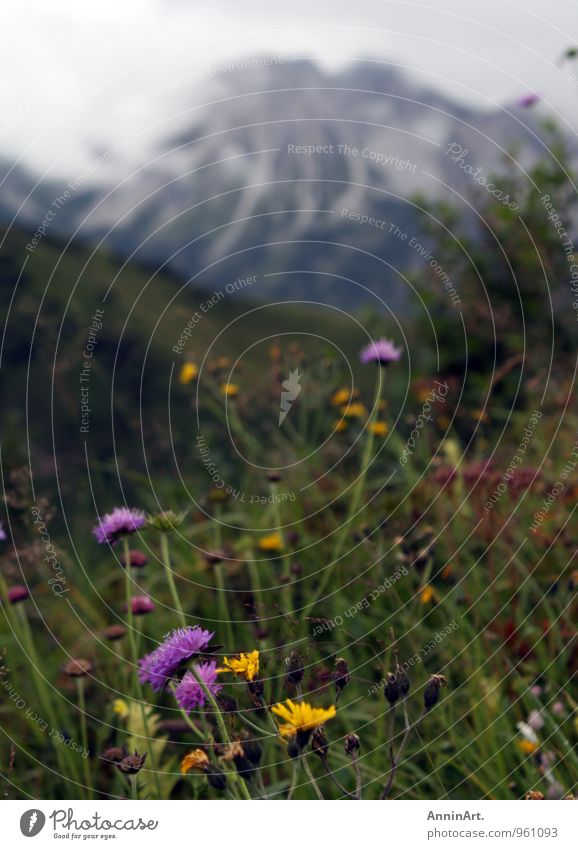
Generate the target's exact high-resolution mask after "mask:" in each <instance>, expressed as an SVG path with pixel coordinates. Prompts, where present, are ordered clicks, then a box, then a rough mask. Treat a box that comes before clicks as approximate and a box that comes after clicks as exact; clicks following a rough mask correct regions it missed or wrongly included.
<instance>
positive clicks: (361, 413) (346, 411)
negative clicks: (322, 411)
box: [341, 401, 367, 419]
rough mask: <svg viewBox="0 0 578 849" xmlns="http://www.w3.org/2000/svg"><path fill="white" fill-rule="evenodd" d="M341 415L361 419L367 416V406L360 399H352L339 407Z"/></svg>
mask: <svg viewBox="0 0 578 849" xmlns="http://www.w3.org/2000/svg"><path fill="white" fill-rule="evenodd" d="M341 415H342V416H345V418H346V419H363V418H365V416H367V408H366V407H365V406H364V405H363V404H362V403H361V402H360V401H354V402H353V404H347V405H346V406H344V407H342V408H341Z"/></svg>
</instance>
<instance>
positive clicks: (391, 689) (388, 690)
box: [383, 672, 399, 705]
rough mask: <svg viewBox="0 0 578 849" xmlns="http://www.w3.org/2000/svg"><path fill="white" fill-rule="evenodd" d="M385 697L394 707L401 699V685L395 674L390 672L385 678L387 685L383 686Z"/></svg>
mask: <svg viewBox="0 0 578 849" xmlns="http://www.w3.org/2000/svg"><path fill="white" fill-rule="evenodd" d="M383 695H384V696H385V698H386V699H387V701H388V702H389V703H390V705H394V704H395V703H396V702H397V700H398V699H399V684H398V683H397V678H396V677H395V675H394V674H393V672H388V673H387V675H386V676H385V684H384V686H383Z"/></svg>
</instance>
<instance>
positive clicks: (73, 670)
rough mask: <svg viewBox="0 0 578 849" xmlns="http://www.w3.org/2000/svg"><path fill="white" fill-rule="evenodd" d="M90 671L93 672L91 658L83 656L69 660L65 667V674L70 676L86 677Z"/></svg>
mask: <svg viewBox="0 0 578 849" xmlns="http://www.w3.org/2000/svg"><path fill="white" fill-rule="evenodd" d="M90 672H92V663H91V662H90V660H83V659H82V658H78V659H77V660H69V661H68V663H67V664H66V666H65V667H64V674H65V675H68V677H69V678H84V676H85V675H88V674H89V673H90Z"/></svg>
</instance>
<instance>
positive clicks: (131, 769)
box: [117, 752, 147, 775]
mask: <svg viewBox="0 0 578 849" xmlns="http://www.w3.org/2000/svg"><path fill="white" fill-rule="evenodd" d="M146 759H147V753H146V752H145V753H144V755H139V753H138V752H135V753H134V754H132V755H127V756H126V757H125V758H123V759H122V761H120V763H118V764H117V766H118V768H119V769H120V771H121V772H124V774H125V775H136V773H137V772H140V771H141V769H142V768H143V766H144V762H145V761H146Z"/></svg>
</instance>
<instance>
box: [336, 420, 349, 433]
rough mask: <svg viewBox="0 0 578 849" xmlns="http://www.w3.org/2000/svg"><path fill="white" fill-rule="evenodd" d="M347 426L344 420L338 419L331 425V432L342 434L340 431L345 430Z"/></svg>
mask: <svg viewBox="0 0 578 849" xmlns="http://www.w3.org/2000/svg"><path fill="white" fill-rule="evenodd" d="M347 428H348V424H347V422H346V421H345V419H340V420H339V421H338V422H335V424H334V425H333V430H334V432H335V433H342V431H344V430H347Z"/></svg>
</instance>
